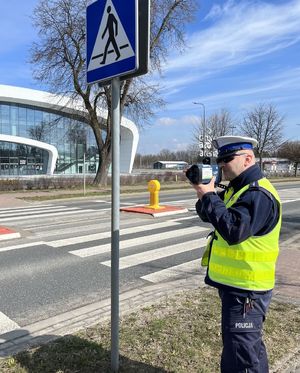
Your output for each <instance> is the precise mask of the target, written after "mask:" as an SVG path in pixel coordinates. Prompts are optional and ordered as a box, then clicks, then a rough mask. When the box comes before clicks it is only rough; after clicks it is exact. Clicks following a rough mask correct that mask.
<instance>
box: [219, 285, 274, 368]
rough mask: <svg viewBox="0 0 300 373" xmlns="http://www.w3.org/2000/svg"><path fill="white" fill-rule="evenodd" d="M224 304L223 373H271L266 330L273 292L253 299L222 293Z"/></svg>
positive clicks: (220, 294) (220, 292)
mask: <svg viewBox="0 0 300 373" xmlns="http://www.w3.org/2000/svg"><path fill="white" fill-rule="evenodd" d="M219 296H220V298H221V302H222V340H223V351H222V357H221V372H222V373H268V372H269V368H268V358H267V352H266V348H265V345H264V342H263V341H262V326H263V322H264V320H265V315H266V312H267V310H268V307H269V304H270V301H271V297H272V291H269V292H267V293H265V294H260V295H259V297H257V299H249V298H246V297H242V296H236V295H233V294H230V293H229V292H227V291H224V290H219Z"/></svg>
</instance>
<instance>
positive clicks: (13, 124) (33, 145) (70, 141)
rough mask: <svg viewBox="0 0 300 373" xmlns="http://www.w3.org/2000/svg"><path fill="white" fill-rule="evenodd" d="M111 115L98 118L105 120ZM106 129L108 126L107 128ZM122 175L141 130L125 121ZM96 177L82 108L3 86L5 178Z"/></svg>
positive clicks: (0, 112)
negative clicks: (60, 175)
mask: <svg viewBox="0 0 300 373" xmlns="http://www.w3.org/2000/svg"><path fill="white" fill-rule="evenodd" d="M106 114H107V111H105V110H100V109H99V112H98V115H99V117H100V118H105V117H106ZM103 128H104V129H105V127H103ZM120 137H121V139H120V154H121V157H120V158H121V159H120V171H121V172H122V173H130V172H131V170H132V166H133V161H134V157H135V153H136V149H137V145H138V139H139V134H138V129H137V127H136V125H135V124H134V123H133V122H132V121H130V120H129V119H127V118H124V117H123V118H122V121H121V129H120ZM84 160H85V167H86V172H90V173H95V172H96V169H97V165H98V162H99V155H98V150H97V146H96V141H95V137H94V134H93V131H92V129H91V128H90V126H89V125H88V124H87V122H86V119H85V110H84V108H83V107H82V104H80V103H78V102H74V101H71V100H69V99H67V98H66V97H62V96H58V95H54V94H50V93H47V92H43V91H37V90H32V89H27V88H19V87H12V86H7V85H0V176H10V175H13V176H17V175H40V174H52V173H57V174H77V173H82V172H83V167H84Z"/></svg>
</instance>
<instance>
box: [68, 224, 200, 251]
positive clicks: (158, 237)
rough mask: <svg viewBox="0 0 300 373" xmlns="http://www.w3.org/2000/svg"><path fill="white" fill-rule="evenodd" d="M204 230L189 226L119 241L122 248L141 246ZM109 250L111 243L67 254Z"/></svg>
mask: <svg viewBox="0 0 300 373" xmlns="http://www.w3.org/2000/svg"><path fill="white" fill-rule="evenodd" d="M204 230H207V229H206V228H201V227H190V228H185V229H177V230H176V231H168V232H164V233H157V234H152V235H151V236H146V237H138V238H132V239H130V240H126V241H121V242H120V249H121V250H124V249H128V248H130V247H134V246H143V245H146V244H148V243H153V242H159V241H162V240H165V239H170V238H176V237H182V236H186V235H188V234H192V233H199V232H201V231H204ZM198 242H199V241H198ZM110 250H111V244H110V243H109V244H105V245H98V246H93V247H88V248H85V249H78V250H72V251H69V254H73V255H76V256H79V257H81V258H86V257H89V256H93V255H98V254H103V253H107V252H110Z"/></svg>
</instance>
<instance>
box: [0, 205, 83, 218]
mask: <svg viewBox="0 0 300 373" xmlns="http://www.w3.org/2000/svg"><path fill="white" fill-rule="evenodd" d="M64 210H67V211H70V210H78V207H70V208H67V207H60V208H56V207H47V208H45V209H42V210H36V209H34V210H32V211H29V212H28V210H27V211H21V212H20V211H14V212H6V213H4V214H0V220H2V217H3V218H6V217H9V216H14V215H18V216H24V215H25V216H29V217H31V216H32V215H36V214H37V213H39V214H41V215H43V213H44V212H52V211H53V212H56V211H64Z"/></svg>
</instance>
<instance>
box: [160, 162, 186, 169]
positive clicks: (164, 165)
mask: <svg viewBox="0 0 300 373" xmlns="http://www.w3.org/2000/svg"><path fill="white" fill-rule="evenodd" d="M187 165H188V164H187V162H184V161H157V162H154V163H153V168H154V169H165V170H166V169H169V170H170V169H173V170H183V169H184V168H186V167H187Z"/></svg>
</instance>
